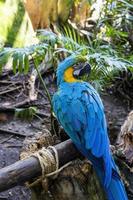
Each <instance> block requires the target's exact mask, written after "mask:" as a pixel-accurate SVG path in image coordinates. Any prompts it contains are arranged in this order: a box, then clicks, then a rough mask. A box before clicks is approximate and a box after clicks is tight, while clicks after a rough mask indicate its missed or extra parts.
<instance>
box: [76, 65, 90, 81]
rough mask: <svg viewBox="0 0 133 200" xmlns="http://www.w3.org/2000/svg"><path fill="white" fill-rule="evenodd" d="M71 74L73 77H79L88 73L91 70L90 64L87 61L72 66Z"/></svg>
mask: <svg viewBox="0 0 133 200" xmlns="http://www.w3.org/2000/svg"><path fill="white" fill-rule="evenodd" d="M73 68H74V71H73V76H74V77H75V78H80V77H82V76H84V75H88V76H89V75H90V72H91V66H90V64H89V63H79V64H76V65H74V66H73Z"/></svg>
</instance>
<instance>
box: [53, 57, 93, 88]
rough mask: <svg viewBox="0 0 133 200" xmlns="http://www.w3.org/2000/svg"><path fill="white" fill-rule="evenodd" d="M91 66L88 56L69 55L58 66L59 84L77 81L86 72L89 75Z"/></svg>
mask: <svg viewBox="0 0 133 200" xmlns="http://www.w3.org/2000/svg"><path fill="white" fill-rule="evenodd" d="M90 71H91V66H90V64H89V63H87V62H86V58H83V57H80V56H73V55H72V56H69V57H67V58H66V59H65V60H63V61H62V62H61V63H60V64H59V66H58V68H57V84H58V85H60V84H61V83H62V82H69V83H73V82H77V81H79V80H80V79H81V77H82V76H84V75H85V74H87V75H89V74H90Z"/></svg>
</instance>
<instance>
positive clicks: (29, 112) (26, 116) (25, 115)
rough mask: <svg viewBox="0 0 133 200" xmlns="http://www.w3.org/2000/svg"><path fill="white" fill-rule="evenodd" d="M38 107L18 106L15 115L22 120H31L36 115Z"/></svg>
mask: <svg viewBox="0 0 133 200" xmlns="http://www.w3.org/2000/svg"><path fill="white" fill-rule="evenodd" d="M36 113H37V108H36V107H29V108H16V109H15V117H16V118H20V119H22V120H28V121H31V120H32V119H33V117H34V116H36Z"/></svg>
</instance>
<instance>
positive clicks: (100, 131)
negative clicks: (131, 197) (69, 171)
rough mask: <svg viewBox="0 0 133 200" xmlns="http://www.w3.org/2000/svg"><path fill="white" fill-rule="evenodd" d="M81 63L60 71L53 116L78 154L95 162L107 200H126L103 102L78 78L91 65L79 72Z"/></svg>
mask: <svg viewBox="0 0 133 200" xmlns="http://www.w3.org/2000/svg"><path fill="white" fill-rule="evenodd" d="M79 61H80V58H79V57H77V56H74V55H72V56H70V57H68V58H66V59H65V60H64V61H63V62H61V63H60V64H59V66H58V68H57V85H58V91H57V92H56V93H55V94H54V96H53V100H52V103H53V110H54V113H55V115H56V117H57V119H58V121H59V123H60V124H61V125H62V126H63V128H64V130H65V131H66V133H67V134H68V135H69V137H70V138H71V139H72V141H73V143H74V144H75V145H76V147H77V148H78V149H79V151H80V152H81V153H82V154H83V155H84V156H85V157H86V158H88V159H89V160H90V161H91V162H92V164H93V167H94V169H95V171H96V173H97V175H98V177H99V179H100V182H101V184H102V186H103V187H104V190H105V192H106V195H107V198H108V200H127V199H128V198H127V195H126V192H125V188H124V185H123V183H122V180H121V178H120V175H119V172H118V168H117V166H116V164H115V162H114V160H113V157H112V155H111V152H110V148H109V138H108V134H107V125H106V119H105V114H104V107H103V104H102V101H101V99H100V97H99V95H98V93H97V92H96V90H95V89H94V88H93V87H92V86H91V85H90V84H89V83H87V82H84V81H81V80H80V79H77V78H75V77H78V76H80V75H83V74H84V73H85V72H86V71H90V65H89V64H84V65H83V66H82V67H81V68H79V66H80V65H79V64H78V63H79Z"/></svg>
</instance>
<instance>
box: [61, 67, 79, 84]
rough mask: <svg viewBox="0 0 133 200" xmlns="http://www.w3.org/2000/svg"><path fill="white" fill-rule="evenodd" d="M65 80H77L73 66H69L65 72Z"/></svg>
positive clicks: (71, 81)
mask: <svg viewBox="0 0 133 200" xmlns="http://www.w3.org/2000/svg"><path fill="white" fill-rule="evenodd" d="M64 81H66V82H68V83H73V82H77V81H78V80H77V79H76V78H74V77H73V68H72V67H69V68H68V69H67V70H66V71H65V73H64Z"/></svg>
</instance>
